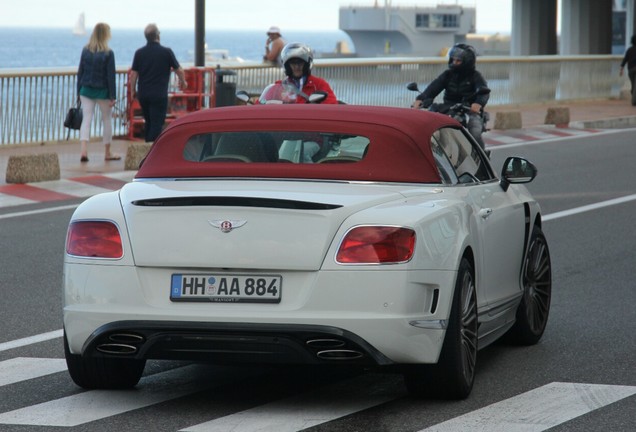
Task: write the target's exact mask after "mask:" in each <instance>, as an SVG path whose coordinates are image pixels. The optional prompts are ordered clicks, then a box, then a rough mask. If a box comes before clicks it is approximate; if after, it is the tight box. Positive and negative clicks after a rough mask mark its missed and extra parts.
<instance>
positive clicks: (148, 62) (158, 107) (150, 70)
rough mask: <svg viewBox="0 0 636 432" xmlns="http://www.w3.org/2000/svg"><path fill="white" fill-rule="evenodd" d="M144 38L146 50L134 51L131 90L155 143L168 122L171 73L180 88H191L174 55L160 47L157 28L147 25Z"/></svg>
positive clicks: (148, 134) (149, 140)
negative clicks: (174, 75) (175, 77)
mask: <svg viewBox="0 0 636 432" xmlns="http://www.w3.org/2000/svg"><path fill="white" fill-rule="evenodd" d="M144 36H145V37H146V40H147V41H148V42H147V44H146V46H144V47H142V48H139V49H138V50H137V51H135V56H134V57H133V63H132V71H131V74H130V88H131V96H132V98H133V99H134V98H137V99H138V100H139V104H140V105H141V110H142V111H143V115H144V121H145V123H146V125H145V139H146V142H152V141H154V140H155V139H156V138H157V136H158V135H159V134H160V133H161V129H162V128H163V124H164V122H165V120H166V112H167V110H168V85H169V84H170V72H171V71H173V70H174V72H175V73H176V74H177V77H178V78H179V87H180V88H181V89H182V90H184V89H185V88H186V87H187V86H188V84H187V82H186V80H185V74H184V72H183V68H182V67H181V66H180V65H179V62H178V61H177V58H176V57H175V55H174V52H173V51H172V50H171V49H170V48H168V47H164V46H162V45H161V44H160V43H159V28H157V25H156V24H148V25H147V26H146V29H145V30H144ZM137 87H139V88H137Z"/></svg>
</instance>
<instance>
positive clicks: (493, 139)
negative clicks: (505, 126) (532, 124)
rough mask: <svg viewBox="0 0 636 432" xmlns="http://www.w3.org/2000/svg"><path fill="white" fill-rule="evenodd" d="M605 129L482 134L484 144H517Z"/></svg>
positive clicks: (561, 129)
mask: <svg viewBox="0 0 636 432" xmlns="http://www.w3.org/2000/svg"><path fill="white" fill-rule="evenodd" d="M604 131H605V129H589V128H585V129H581V128H557V127H545V128H534V129H512V130H492V131H489V132H486V133H485V134H484V135H483V138H484V142H485V143H486V145H491V146H497V145H502V144H517V143H524V142H530V141H546V140H551V139H558V138H569V137H579V136H584V135H590V134H595V133H599V132H604Z"/></svg>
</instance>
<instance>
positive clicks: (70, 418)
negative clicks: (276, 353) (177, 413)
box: [0, 366, 222, 427]
mask: <svg viewBox="0 0 636 432" xmlns="http://www.w3.org/2000/svg"><path fill="white" fill-rule="evenodd" d="M195 367H196V366H186V367H185V368H180V369H174V370H170V371H167V372H162V373H159V374H156V375H152V376H150V377H148V378H144V379H142V381H141V382H140V384H139V385H138V387H137V390H92V391H87V392H84V393H80V394H77V395H73V396H68V397H65V398H61V399H56V400H53V401H49V402H44V403H41V404H37V405H32V406H29V407H25V408H20V409H17V410H14V411H9V412H6V413H3V414H0V424H13V425H31V426H66V427H70V426H78V425H81V424H84V423H88V422H92V421H96V420H100V419H103V418H106V417H110V416H114V415H118V414H122V413H125V412H128V411H132V410H135V409H139V408H144V407H147V406H150V405H154V404H158V403H161V402H165V401H168V400H171V399H176V398H179V397H182V396H186V395H188V394H191V393H194V392H195V391H198V390H201V389H202V388H203V386H204V385H202V384H201V383H200V382H190V383H183V382H182V381H181V380H182V379H183V374H186V373H187V370H186V368H195ZM221 377H222V374H220V377H219V378H220V379H222V378H221Z"/></svg>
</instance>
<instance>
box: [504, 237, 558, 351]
mask: <svg viewBox="0 0 636 432" xmlns="http://www.w3.org/2000/svg"><path fill="white" fill-rule="evenodd" d="M522 283H523V298H522V299H521V303H520V304H519V307H518V308H517V315H516V322H515V324H514V325H513V326H512V328H511V329H510V330H509V331H508V333H507V334H506V340H507V341H508V342H511V343H514V344H517V345H534V344H536V343H538V342H539V340H540V339H541V336H543V332H544V331H545V328H546V325H547V323H548V316H549V313H550V300H551V298H552V264H551V262H550V251H549V249H548V242H547V241H546V238H545V235H544V234H543V232H542V231H541V228H539V227H538V226H535V227H534V229H533V230H532V237H531V238H530V245H529V246H528V254H527V255H526V259H525V262H524V265H523V274H522Z"/></svg>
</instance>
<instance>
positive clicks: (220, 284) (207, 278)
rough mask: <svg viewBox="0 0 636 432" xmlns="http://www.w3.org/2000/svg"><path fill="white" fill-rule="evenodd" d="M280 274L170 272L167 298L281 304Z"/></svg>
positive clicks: (281, 281) (281, 282) (174, 299)
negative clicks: (168, 296) (171, 273)
mask: <svg viewBox="0 0 636 432" xmlns="http://www.w3.org/2000/svg"><path fill="white" fill-rule="evenodd" d="M282 284H283V278H282V276H278V275H258V276H254V275H247V274H173V275H172V282H171V284H170V300H172V301H190V302H192V301H194V302H218V303H280V295H281V294H280V291H281V287H282Z"/></svg>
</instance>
